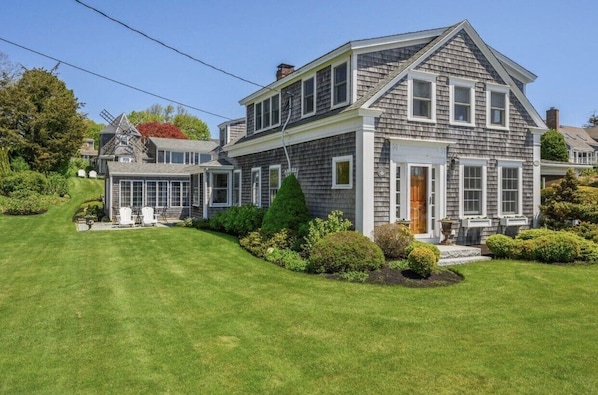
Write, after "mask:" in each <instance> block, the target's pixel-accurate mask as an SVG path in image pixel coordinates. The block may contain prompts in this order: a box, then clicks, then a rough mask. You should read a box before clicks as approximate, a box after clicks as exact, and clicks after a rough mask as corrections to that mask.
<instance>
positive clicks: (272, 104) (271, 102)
mask: <svg viewBox="0 0 598 395" xmlns="http://www.w3.org/2000/svg"><path fill="white" fill-rule="evenodd" d="M254 111H255V118H254V119H255V121H254V126H255V131H256V132H257V131H260V130H265V129H268V128H270V127H274V126H278V125H279V124H280V94H276V95H274V96H271V97H269V98H267V99H266V100H262V101H261V102H257V103H255V106H254Z"/></svg>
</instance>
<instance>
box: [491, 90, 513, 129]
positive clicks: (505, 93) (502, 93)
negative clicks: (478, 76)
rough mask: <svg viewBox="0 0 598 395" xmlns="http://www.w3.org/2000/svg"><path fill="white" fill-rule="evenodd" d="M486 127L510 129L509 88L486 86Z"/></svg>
mask: <svg viewBox="0 0 598 395" xmlns="http://www.w3.org/2000/svg"><path fill="white" fill-rule="evenodd" d="M486 126H487V127H488V128H492V129H508V128H509V87H508V86H504V85H494V84H486Z"/></svg>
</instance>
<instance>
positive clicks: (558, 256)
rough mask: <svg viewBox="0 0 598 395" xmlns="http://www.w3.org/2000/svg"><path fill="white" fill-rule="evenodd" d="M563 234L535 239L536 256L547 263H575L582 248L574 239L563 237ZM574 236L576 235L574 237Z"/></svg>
mask: <svg viewBox="0 0 598 395" xmlns="http://www.w3.org/2000/svg"><path fill="white" fill-rule="evenodd" d="M563 236H564V235H563V234H559V235H556V234H555V235H550V236H541V237H538V238H537V239H534V244H535V249H534V256H535V258H536V259H537V260H539V261H541V262H546V263H555V262H560V263H569V262H573V261H574V260H575V259H576V258H577V257H578V256H579V253H580V246H579V243H578V242H577V240H575V238H574V237H563ZM572 236H574V235H572Z"/></svg>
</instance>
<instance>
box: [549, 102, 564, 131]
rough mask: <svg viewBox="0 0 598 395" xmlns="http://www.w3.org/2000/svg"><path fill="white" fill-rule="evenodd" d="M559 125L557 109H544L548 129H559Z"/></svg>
mask: <svg viewBox="0 0 598 395" xmlns="http://www.w3.org/2000/svg"><path fill="white" fill-rule="evenodd" d="M560 125H561V123H560V119H559V109H558V108H554V107H550V110H547V111H546V126H548V129H554V130H559V126H560Z"/></svg>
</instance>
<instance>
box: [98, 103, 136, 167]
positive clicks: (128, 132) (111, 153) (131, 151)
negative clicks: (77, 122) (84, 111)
mask: <svg viewBox="0 0 598 395" xmlns="http://www.w3.org/2000/svg"><path fill="white" fill-rule="evenodd" d="M98 151H99V152H98V163H97V166H98V169H97V170H98V173H99V174H104V173H106V171H107V166H106V165H107V163H108V162H124V163H133V162H137V163H141V162H144V161H147V155H146V153H145V152H146V151H147V149H146V147H145V145H144V144H143V141H142V136H141V133H139V131H138V130H137V129H135V126H133V125H132V124H131V123H130V122H129V119H128V118H127V116H126V115H125V114H124V113H123V114H120V115H119V116H118V117H116V118H114V119H112V120H111V122H110V123H108V125H107V126H106V127H105V128H104V129H102V130H101V131H100V146H99V147H98Z"/></svg>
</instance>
